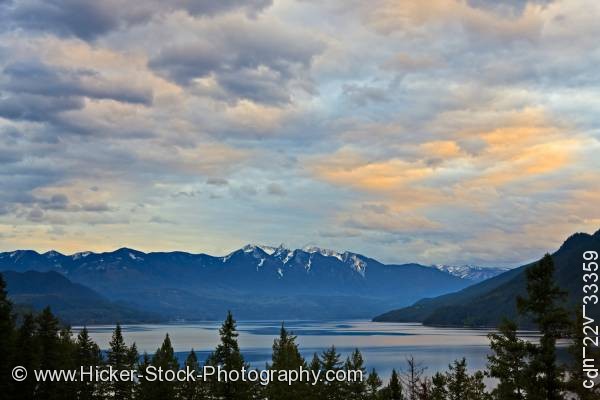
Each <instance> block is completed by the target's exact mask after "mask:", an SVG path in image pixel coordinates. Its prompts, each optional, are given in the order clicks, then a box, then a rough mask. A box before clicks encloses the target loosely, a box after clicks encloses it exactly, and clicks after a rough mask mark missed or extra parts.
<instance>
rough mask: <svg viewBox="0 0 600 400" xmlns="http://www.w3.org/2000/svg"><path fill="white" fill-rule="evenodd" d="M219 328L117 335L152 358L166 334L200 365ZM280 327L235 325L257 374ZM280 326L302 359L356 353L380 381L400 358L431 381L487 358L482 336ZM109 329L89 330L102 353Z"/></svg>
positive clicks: (365, 325)
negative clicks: (457, 364) (460, 362)
mask: <svg viewBox="0 0 600 400" xmlns="http://www.w3.org/2000/svg"><path fill="white" fill-rule="evenodd" d="M220 324H221V322H198V323H193V324H192V323H190V324H160V325H151V324H149V325H124V326H123V335H124V336H125V340H126V341H127V342H128V343H129V344H131V343H133V342H135V343H136V345H137V347H138V349H139V351H140V352H148V353H153V352H154V351H155V350H156V349H157V347H158V346H159V345H160V344H161V342H162V340H163V339H164V336H165V334H166V333H167V332H168V333H169V335H170V337H171V341H172V343H173V347H174V349H175V351H176V352H177V356H178V357H179V359H180V361H183V359H184V358H185V357H186V356H187V353H188V352H189V350H190V349H192V348H193V349H195V350H196V352H197V353H198V356H199V358H200V359H201V360H203V359H205V358H206V356H207V355H208V354H209V352H210V351H212V350H213V349H214V348H215V346H216V345H217V344H218V341H219V332H218V329H219V327H220ZM280 326H281V322H280V321H238V330H239V333H240V336H239V343H240V347H241V349H242V352H243V354H244V356H245V357H246V360H247V361H248V362H250V363H251V364H252V366H254V367H257V368H262V367H264V365H265V363H266V362H268V361H270V358H271V346H272V345H273V339H274V338H275V337H277V336H278V335H279V329H280ZM285 326H286V328H287V329H288V330H291V331H292V332H293V333H294V334H295V335H296V336H297V337H298V339H297V342H298V344H299V345H300V350H301V352H302V353H303V355H304V356H305V357H306V358H307V359H309V360H310V358H311V357H312V355H313V353H315V352H321V351H323V350H324V349H325V348H327V347H329V346H331V345H335V346H336V348H337V349H338V351H339V352H340V353H342V355H343V356H344V357H345V356H346V355H348V354H349V353H350V352H351V351H352V350H354V349H355V348H358V349H360V351H361V352H362V353H363V356H364V358H365V363H366V365H367V367H368V368H369V369H370V368H376V369H377V371H378V372H379V373H380V374H381V375H382V376H388V375H389V374H390V372H391V370H392V368H396V369H401V368H403V367H404V366H405V360H406V357H409V356H411V355H412V356H414V357H415V359H416V360H417V361H418V362H420V363H421V364H422V365H423V366H426V367H427V375H431V374H433V373H435V372H436V371H443V370H446V369H447V367H448V364H449V363H451V362H452V361H454V360H456V359H460V358H462V357H466V359H467V362H468V364H469V367H470V369H483V368H484V367H485V364H486V362H487V358H486V356H487V354H488V353H489V348H488V345H489V341H488V339H487V334H488V333H489V331H488V330H479V329H457V328H433V327H425V326H422V325H420V324H406V323H397V324H395V323H378V322H370V321H334V322H323V321H290V322H286V324H285ZM113 329H114V327H113V326H93V327H89V331H90V336H91V337H92V338H93V339H94V340H95V341H96V342H97V343H98V344H99V345H100V347H101V348H102V349H106V348H108V342H109V341H110V337H111V334H112V331H113ZM77 331H78V329H74V332H75V333H77Z"/></svg>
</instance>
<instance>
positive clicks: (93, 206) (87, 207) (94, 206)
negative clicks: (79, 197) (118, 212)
mask: <svg viewBox="0 0 600 400" xmlns="http://www.w3.org/2000/svg"><path fill="white" fill-rule="evenodd" d="M77 209H80V210H81V211H88V212H106V211H110V210H111V208H110V207H109V206H108V204H106V203H82V204H81V205H80V206H79V207H78V208H77Z"/></svg>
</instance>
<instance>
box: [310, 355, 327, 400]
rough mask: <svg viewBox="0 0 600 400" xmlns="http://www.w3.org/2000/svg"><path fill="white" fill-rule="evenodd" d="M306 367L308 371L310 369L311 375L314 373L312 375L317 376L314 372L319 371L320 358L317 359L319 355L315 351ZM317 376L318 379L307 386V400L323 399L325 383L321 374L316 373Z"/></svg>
mask: <svg viewBox="0 0 600 400" xmlns="http://www.w3.org/2000/svg"><path fill="white" fill-rule="evenodd" d="M308 369H309V371H311V375H313V374H314V376H317V375H316V374H319V372H320V371H321V360H320V359H319V355H318V354H317V353H314V354H313V358H312V360H311V361H310V364H309V365H308ZM318 376H319V380H318V381H317V382H316V383H315V382H312V383H311V385H310V386H309V389H308V396H307V397H308V399H309V400H320V399H325V398H324V397H323V396H324V394H323V393H324V390H325V384H324V382H323V376H322V374H321V375H318Z"/></svg>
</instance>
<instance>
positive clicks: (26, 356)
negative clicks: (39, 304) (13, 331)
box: [11, 313, 40, 400]
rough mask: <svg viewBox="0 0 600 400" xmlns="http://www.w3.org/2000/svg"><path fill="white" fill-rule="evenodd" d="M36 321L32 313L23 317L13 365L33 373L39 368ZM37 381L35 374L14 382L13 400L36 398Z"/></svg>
mask: <svg viewBox="0 0 600 400" xmlns="http://www.w3.org/2000/svg"><path fill="white" fill-rule="evenodd" d="M36 329H37V327H36V321H35V318H34V316H33V314H31V313H27V314H25V315H24V316H23V322H22V323H21V326H20V327H19V329H18V331H17V335H16V346H15V348H16V349H18V354H15V355H14V359H13V365H21V366H23V367H24V368H25V369H26V370H27V371H33V370H34V369H38V367H39V354H40V350H39V346H38V340H37V337H36ZM36 385H37V383H36V381H35V378H34V377H33V374H29V375H28V376H27V378H26V379H25V380H24V381H22V382H14V383H13V387H12V397H11V398H12V399H14V400H31V399H33V398H34V394H35V389H36Z"/></svg>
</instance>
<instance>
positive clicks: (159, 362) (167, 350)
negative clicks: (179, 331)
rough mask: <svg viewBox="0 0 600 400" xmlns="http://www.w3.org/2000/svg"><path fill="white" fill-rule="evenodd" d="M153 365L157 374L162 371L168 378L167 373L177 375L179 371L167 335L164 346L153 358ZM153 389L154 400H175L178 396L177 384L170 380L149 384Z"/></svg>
mask: <svg viewBox="0 0 600 400" xmlns="http://www.w3.org/2000/svg"><path fill="white" fill-rule="evenodd" d="M151 365H152V366H153V367H155V368H156V371H157V373H158V372H159V371H162V375H163V376H166V375H167V371H173V372H174V373H177V371H178V370H179V363H178V362H177V358H175V352H174V351H173V346H172V345H171V338H170V337H169V334H168V333H167V334H166V336H165V339H164V341H163V343H162V345H161V346H160V347H159V348H158V349H157V350H156V353H154V356H153V357H152V363H151ZM149 383H150V386H151V388H152V390H151V393H152V399H156V400H162V399H173V398H175V394H176V383H175V382H173V381H170V380H166V379H162V380H156V381H154V382H149Z"/></svg>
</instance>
